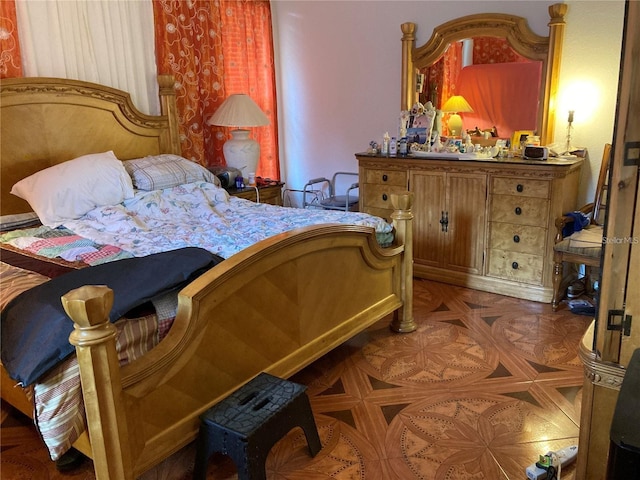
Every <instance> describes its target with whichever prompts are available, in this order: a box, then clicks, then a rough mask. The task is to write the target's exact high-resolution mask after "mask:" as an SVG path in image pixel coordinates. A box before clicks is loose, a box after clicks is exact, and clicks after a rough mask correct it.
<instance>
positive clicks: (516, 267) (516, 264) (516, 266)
mask: <svg viewBox="0 0 640 480" xmlns="http://www.w3.org/2000/svg"><path fill="white" fill-rule="evenodd" d="M511 268H513V269H514V270H517V269H518V262H513V263H512V264H511Z"/></svg>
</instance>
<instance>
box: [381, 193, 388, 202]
mask: <svg viewBox="0 0 640 480" xmlns="http://www.w3.org/2000/svg"><path fill="white" fill-rule="evenodd" d="M388 198H389V197H387V194H386V193H383V194H382V200H384V201H385V202H386V201H387V199H388Z"/></svg>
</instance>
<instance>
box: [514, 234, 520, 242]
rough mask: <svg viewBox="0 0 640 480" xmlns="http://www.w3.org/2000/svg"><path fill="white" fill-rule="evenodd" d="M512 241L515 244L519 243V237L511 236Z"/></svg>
mask: <svg viewBox="0 0 640 480" xmlns="http://www.w3.org/2000/svg"><path fill="white" fill-rule="evenodd" d="M513 241H514V242H516V243H520V235H514V236H513Z"/></svg>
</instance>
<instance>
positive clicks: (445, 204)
mask: <svg viewBox="0 0 640 480" xmlns="http://www.w3.org/2000/svg"><path fill="white" fill-rule="evenodd" d="M409 187H410V190H411V191H412V192H413V194H414V205H415V206H416V207H415V208H414V220H413V228H414V234H413V239H414V247H413V249H414V261H415V263H416V264H422V265H425V266H433V267H441V268H445V269H448V270H453V271H458V272H465V273H473V274H482V272H483V262H484V242H485V240H484V237H485V221H486V215H485V211H486V198H487V177H486V175H484V174H466V173H453V172H432V171H412V172H411V174H410V181H409Z"/></svg>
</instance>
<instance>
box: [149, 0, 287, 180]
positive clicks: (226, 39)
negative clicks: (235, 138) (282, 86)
mask: <svg viewBox="0 0 640 480" xmlns="http://www.w3.org/2000/svg"><path fill="white" fill-rule="evenodd" d="M153 10H154V21H155V30H156V56H157V64H158V73H161V74H172V75H174V76H175V77H176V85H177V95H178V96H177V102H178V112H179V114H180V127H181V137H182V153H183V155H184V156H185V157H187V158H189V159H191V160H193V161H195V162H198V163H200V164H203V165H208V166H214V165H224V157H223V154H222V145H223V144H224V142H225V140H226V139H227V137H228V132H227V131H226V130H227V129H225V128H223V127H214V126H209V125H207V124H206V121H207V120H208V119H209V117H210V116H211V115H212V114H213V112H215V110H216V109H217V108H218V107H219V106H220V105H221V104H222V102H223V101H224V99H225V98H226V97H227V96H229V95H230V94H232V93H240V92H242V93H247V94H249V95H250V96H251V97H252V98H253V99H254V100H255V102H256V103H257V104H258V105H259V106H260V107H261V108H262V110H263V111H264V112H265V113H266V114H267V116H269V118H270V120H271V123H270V125H269V126H267V127H258V128H254V129H253V136H254V138H255V139H256V140H257V141H259V142H260V146H261V156H260V163H259V167H258V172H256V173H257V174H258V175H261V176H263V177H270V178H279V176H280V172H279V166H278V160H277V151H278V146H277V123H276V120H277V119H276V113H275V112H276V109H275V102H276V98H275V80H274V69H273V40H272V34H271V7H270V4H269V2H268V1H267V0H219V1H217V2H213V1H207V0H191V1H189V2H185V1H181V0H154V2H153Z"/></svg>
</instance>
